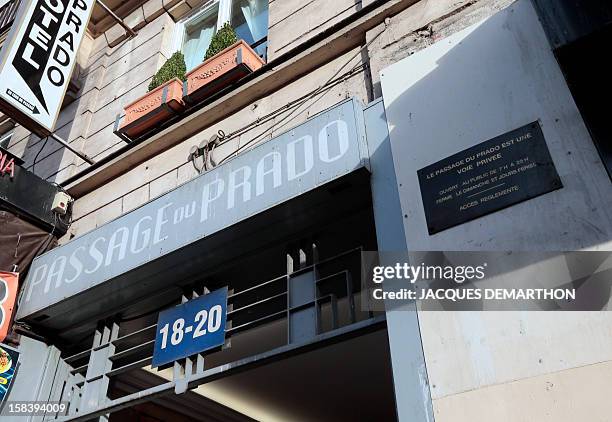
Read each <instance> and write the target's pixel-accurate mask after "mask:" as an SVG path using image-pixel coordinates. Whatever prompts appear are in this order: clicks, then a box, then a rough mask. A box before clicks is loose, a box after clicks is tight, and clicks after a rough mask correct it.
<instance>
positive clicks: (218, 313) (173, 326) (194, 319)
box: [151, 287, 227, 368]
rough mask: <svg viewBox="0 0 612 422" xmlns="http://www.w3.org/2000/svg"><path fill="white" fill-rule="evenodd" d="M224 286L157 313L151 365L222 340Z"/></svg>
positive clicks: (174, 358) (225, 314)
mask: <svg viewBox="0 0 612 422" xmlns="http://www.w3.org/2000/svg"><path fill="white" fill-rule="evenodd" d="M226 319H227V287H224V288H222V289H219V290H215V291H214V292H212V293H209V294H207V295H205V296H201V297H198V298H197V299H193V300H190V301H189V302H186V303H184V304H182V305H179V306H176V307H174V308H171V309H167V310H165V311H163V312H160V313H159V318H158V319H157V334H156V336H155V349H154V350H153V362H152V364H151V366H152V367H154V368H155V367H159V366H161V365H165V364H167V363H170V362H174V361H175V360H178V359H182V358H186V357H188V356H191V355H195V354H197V353H201V352H203V351H205V350H210V349H214V348H215V347H219V346H222V345H223V343H225V322H226Z"/></svg>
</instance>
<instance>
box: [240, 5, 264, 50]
mask: <svg viewBox="0 0 612 422" xmlns="http://www.w3.org/2000/svg"><path fill="white" fill-rule="evenodd" d="M232 26H233V27H234V29H235V30H236V35H238V38H240V39H243V40H244V41H246V42H247V43H248V44H253V43H254V42H256V41H259V40H260V39H262V38H263V37H265V36H267V35H268V0H233V1H232ZM265 47H266V46H265V45H260V46H259V47H258V48H256V51H257V53H259V54H260V55H263V53H265Z"/></svg>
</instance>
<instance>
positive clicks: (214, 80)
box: [184, 40, 264, 103]
mask: <svg viewBox="0 0 612 422" xmlns="http://www.w3.org/2000/svg"><path fill="white" fill-rule="evenodd" d="M263 65H264V61H263V60H262V59H261V57H259V56H258V55H257V53H256V52H255V51H253V49H252V48H251V47H250V46H249V45H248V44H247V43H245V42H244V41H243V40H240V41H238V42H237V43H235V44H233V45H231V46H229V47H227V48H226V49H225V50H223V51H220V52H219V53H217V54H216V55H215V56H213V57H211V58H210V59H208V60H206V61H205V62H204V63H202V64H201V65H199V66H198V67H196V68H195V69H193V70H192V71H191V72H189V73H188V74H187V81H186V82H185V97H184V100H185V101H186V102H190V103H191V102H198V101H200V100H202V99H203V98H206V97H207V96H209V95H210V94H212V93H215V92H218V91H219V90H221V89H223V88H225V87H226V86H228V85H231V84H232V83H234V82H236V81H237V80H239V79H240V78H242V77H244V76H246V75H248V74H249V73H251V72H254V71H256V70H257V69H259V68H260V67H262V66H263Z"/></svg>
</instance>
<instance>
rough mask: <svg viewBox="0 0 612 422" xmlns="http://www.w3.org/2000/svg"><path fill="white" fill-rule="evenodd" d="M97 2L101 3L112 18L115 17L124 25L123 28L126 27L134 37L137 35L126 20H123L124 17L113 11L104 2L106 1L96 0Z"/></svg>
mask: <svg viewBox="0 0 612 422" xmlns="http://www.w3.org/2000/svg"><path fill="white" fill-rule="evenodd" d="M96 3H98V4H99V5H100V7H101V8H102V9H104V11H105V12H106V13H108V14H109V15H110V16H111V18H113V19H114V20H115V21H116V22H117V23H118V24H119V25H121V26H122V27H123V29H125V31H126V32H127V33H128V34H130V36H132V37H135V36H136V32H135V31H134V30H133V29H132V28H130V27H129V26H127V24H126V23H125V22H123V19H121V18H120V17H119V16H117V15H116V14H115V12H113V11H112V10H111V9H110V8H109V7H108V6H107V5H105V4H104V2H102V0H96Z"/></svg>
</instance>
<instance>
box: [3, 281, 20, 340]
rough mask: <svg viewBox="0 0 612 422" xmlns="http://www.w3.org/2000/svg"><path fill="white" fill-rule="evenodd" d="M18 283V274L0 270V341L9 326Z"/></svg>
mask: <svg viewBox="0 0 612 422" xmlns="http://www.w3.org/2000/svg"><path fill="white" fill-rule="evenodd" d="M18 285H19V274H17V273H9V272H3V271H0V342H1V341H4V339H5V338H6V336H7V335H8V332H9V329H10V328H11V321H12V316H13V309H14V307H15V298H16V297H17V287H18Z"/></svg>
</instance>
